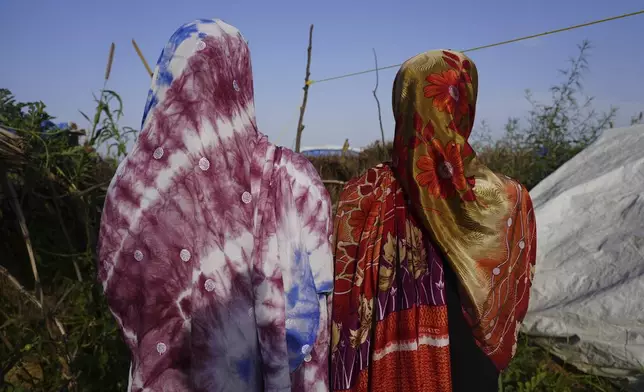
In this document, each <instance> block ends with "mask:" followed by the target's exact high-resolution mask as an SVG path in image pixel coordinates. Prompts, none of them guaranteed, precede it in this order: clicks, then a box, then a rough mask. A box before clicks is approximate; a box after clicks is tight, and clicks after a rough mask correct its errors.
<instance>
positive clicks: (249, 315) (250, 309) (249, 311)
mask: <svg viewBox="0 0 644 392" xmlns="http://www.w3.org/2000/svg"><path fill="white" fill-rule="evenodd" d="M254 313H255V309H253V308H248V317H253V314H254Z"/></svg>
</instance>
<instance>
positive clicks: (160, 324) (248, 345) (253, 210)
mask: <svg viewBox="0 0 644 392" xmlns="http://www.w3.org/2000/svg"><path fill="white" fill-rule="evenodd" d="M331 229H332V227H331V224H330V202H329V197H328V194H327V193H326V190H325V189H324V186H323V185H322V182H321V181H320V179H319V177H318V174H317V173H316V171H315V170H314V169H313V167H312V165H311V164H310V163H309V162H308V161H307V160H306V159H305V158H304V157H302V156H300V155H297V154H294V153H292V152H291V151H289V150H287V149H283V148H279V147H276V146H274V145H272V144H270V143H269V142H268V140H267V138H266V137H265V136H264V135H262V134H261V133H260V132H259V131H258V129H257V124H256V121H255V108H254V103H253V77H252V73H251V65H250V55H249V51H248V46H247V44H246V41H245V40H244V38H243V37H242V35H241V34H240V32H239V31H238V30H237V29H236V28H234V27H232V26H230V25H228V24H226V23H224V22H222V21H220V20H199V21H195V22H192V23H188V24H186V25H184V26H182V27H181V28H180V29H179V30H177V32H175V34H174V35H173V36H172V37H171V39H170V41H169V42H168V44H167V45H166V46H165V48H164V49H163V52H162V54H161V57H160V58H159V61H158V64H157V68H156V71H155V73H154V76H153V81H152V89H151V90H150V93H149V95H148V101H147V104H146V106H145V111H144V116H143V126H142V131H141V134H140V135H139V138H138V141H137V143H136V145H135V147H134V149H133V150H132V152H131V153H130V154H129V155H128V157H127V159H125V160H124V161H123V162H122V163H121V165H120V166H119V168H118V171H117V175H116V176H115V177H114V179H113V181H112V183H111V184H110V187H109V190H108V193H107V199H106V202H105V208H104V211H103V217H102V222H101V232H100V245H99V250H98V253H99V279H100V281H101V283H102V285H103V288H104V290H105V295H106V297H107V300H108V303H109V306H110V309H111V310H112V312H113V314H114V316H115V318H116V320H117V321H118V323H119V326H120V327H121V329H122V332H123V337H124V339H125V341H126V343H127V345H128V347H129V348H130V351H131V353H132V365H131V370H130V386H129V390H130V391H172V392H184V391H209V392H212V391H230V392H242V391H244V392H246V391H253V392H261V391H280V392H281V391H325V390H328V353H329V324H328V323H329V317H328V312H327V298H328V295H329V294H330V292H331V290H332V272H331V271H332V263H333V258H332V252H331V247H330V240H329V237H330V234H331Z"/></svg>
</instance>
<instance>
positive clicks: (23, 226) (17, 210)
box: [2, 173, 43, 304]
mask: <svg viewBox="0 0 644 392" xmlns="http://www.w3.org/2000/svg"><path fill="white" fill-rule="evenodd" d="M2 177H3V179H2V180H3V181H2V182H3V184H2V185H3V188H5V189H6V190H7V192H8V193H9V201H10V204H11V207H12V209H13V210H14V211H13V212H14V214H16V218H17V219H18V226H19V227H20V231H21V232H22V239H23V240H24V241H25V247H26V248H27V255H28V256H29V262H30V264H31V272H32V273H33V275H34V282H35V286H36V287H35V288H36V295H37V296H38V297H37V298H39V299H40V303H41V304H42V303H43V292H42V286H41V285H40V277H39V276H38V267H37V266H36V256H35V255H34V249H33V247H32V246H31V238H30V236H29V229H28V228H27V222H26V220H25V216H24V214H23V213H22V208H21V207H20V202H19V201H18V194H17V193H16V190H15V189H14V187H13V184H11V180H9V176H7V173H2Z"/></svg>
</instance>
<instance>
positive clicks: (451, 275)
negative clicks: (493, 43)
mask: <svg viewBox="0 0 644 392" xmlns="http://www.w3.org/2000/svg"><path fill="white" fill-rule="evenodd" d="M477 81H478V74H477V71H476V67H475V66H474V63H473V62H472V61H471V60H470V59H469V58H467V57H466V56H465V55H463V54H461V53H457V52H452V51H446V50H443V51H431V52H427V53H424V54H420V55H418V56H416V57H413V58H411V59H410V60H408V61H406V62H405V63H404V64H403V65H402V67H401V69H400V71H399V72H398V75H397V76H396V80H395V82H394V89H393V110H394V116H395V119H396V131H395V140H394V151H393V159H392V161H393V162H392V163H391V164H382V165H378V166H377V167H375V168H372V169H370V170H369V171H367V173H365V174H364V175H363V176H361V177H359V178H357V179H354V180H352V181H351V182H349V183H348V184H347V186H346V187H345V189H344V191H343V193H342V195H341V197H340V202H339V205H338V211H337V217H336V227H335V228H336V231H335V233H336V239H335V241H336V250H335V288H334V298H333V331H332V344H333V347H332V374H333V376H332V385H333V390H335V391H383V392H390V391H391V392H393V391H409V392H412V391H414V392H426V391H441V392H450V391H470V390H472V391H493V390H496V388H497V380H498V375H499V372H500V371H501V370H503V369H504V368H505V367H507V365H508V363H509V362H510V360H511V358H512V357H513V356H514V353H515V350H516V342H517V333H518V330H519V324H520V322H521V320H522V319H523V317H524V315H525V313H526V310H527V306H528V295H529V290H530V285H531V279H532V274H533V271H534V261H535V251H536V231H535V219H534V213H533V209H532V202H531V200H530V196H529V194H528V192H527V190H526V189H525V188H524V187H523V186H521V184H519V183H518V182H516V181H514V180H512V179H510V178H508V177H506V176H504V175H501V174H497V173H494V172H492V171H491V170H489V169H488V168H487V167H486V166H485V165H484V164H483V163H482V162H481V161H480V160H478V159H477V157H476V154H475V153H474V151H473V150H472V148H471V146H470V145H469V143H468V138H469V135H470V132H471V131H472V127H473V125H474V111H475V104H476V96H477Z"/></svg>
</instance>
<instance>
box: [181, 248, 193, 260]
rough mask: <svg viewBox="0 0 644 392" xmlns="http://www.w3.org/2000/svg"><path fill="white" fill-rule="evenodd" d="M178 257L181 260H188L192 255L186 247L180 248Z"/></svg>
mask: <svg viewBox="0 0 644 392" xmlns="http://www.w3.org/2000/svg"><path fill="white" fill-rule="evenodd" d="M179 257H181V261H183V262H187V261H189V260H190V257H192V255H191V254H190V251H189V250H188V249H181V252H179Z"/></svg>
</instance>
